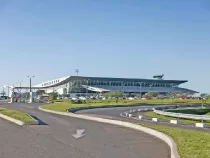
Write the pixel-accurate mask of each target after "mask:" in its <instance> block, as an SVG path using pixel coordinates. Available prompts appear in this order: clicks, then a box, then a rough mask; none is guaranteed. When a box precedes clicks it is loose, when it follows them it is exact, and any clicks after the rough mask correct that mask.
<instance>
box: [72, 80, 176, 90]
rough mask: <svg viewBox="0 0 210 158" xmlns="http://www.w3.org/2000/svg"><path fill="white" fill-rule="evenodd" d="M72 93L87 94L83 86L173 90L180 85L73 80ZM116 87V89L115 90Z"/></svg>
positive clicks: (157, 81)
mask: <svg viewBox="0 0 210 158" xmlns="http://www.w3.org/2000/svg"><path fill="white" fill-rule="evenodd" d="M70 83H71V84H70V85H71V91H72V92H74V93H85V92H87V89H85V88H83V87H82V86H83V85H87V86H92V87H101V88H104V89H106V88H108V87H112V89H116V90H122V89H126V88H132V87H133V88H134V87H136V88H137V87H138V89H139V88H153V89H154V90H155V88H161V87H162V88H172V87H178V85H179V84H178V83H167V82H164V83H161V82H159V80H154V81H153V82H151V81H150V82H146V81H130V80H114V81H113V80H104V79H102V80H99V79H77V80H71V81H70ZM115 87H116V88H115Z"/></svg>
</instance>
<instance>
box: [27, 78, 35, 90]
mask: <svg viewBox="0 0 210 158" xmlns="http://www.w3.org/2000/svg"><path fill="white" fill-rule="evenodd" d="M27 77H28V78H29V79H30V92H31V78H33V77H35V76H27Z"/></svg>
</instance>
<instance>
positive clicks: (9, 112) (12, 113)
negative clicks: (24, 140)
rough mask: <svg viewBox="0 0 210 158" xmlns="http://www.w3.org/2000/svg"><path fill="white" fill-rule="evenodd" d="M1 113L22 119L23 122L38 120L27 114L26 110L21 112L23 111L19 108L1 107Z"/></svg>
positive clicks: (28, 122)
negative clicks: (18, 109)
mask: <svg viewBox="0 0 210 158" xmlns="http://www.w3.org/2000/svg"><path fill="white" fill-rule="evenodd" d="M0 114H3V115H5V116H8V117H10V118H13V119H16V120H18V121H21V122H23V123H27V124H30V123H34V122H36V120H35V119H33V118H32V117H31V116H29V115H28V114H26V113H24V112H21V111H17V110H10V109H6V108H0Z"/></svg>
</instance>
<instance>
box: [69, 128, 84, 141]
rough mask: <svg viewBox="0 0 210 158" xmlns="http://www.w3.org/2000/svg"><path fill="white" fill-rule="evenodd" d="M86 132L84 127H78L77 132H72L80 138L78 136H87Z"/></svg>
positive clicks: (75, 136)
mask: <svg viewBox="0 0 210 158" xmlns="http://www.w3.org/2000/svg"><path fill="white" fill-rule="evenodd" d="M84 132H85V130H84V129H77V132H76V133H75V134H72V136H73V137H74V138H76V139H78V138H81V137H83V136H85V134H84Z"/></svg>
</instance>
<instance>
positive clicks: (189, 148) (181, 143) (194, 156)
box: [139, 123, 210, 158]
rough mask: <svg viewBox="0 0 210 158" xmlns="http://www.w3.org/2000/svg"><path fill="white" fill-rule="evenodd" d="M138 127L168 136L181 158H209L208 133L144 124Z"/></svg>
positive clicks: (209, 135) (209, 134)
mask: <svg viewBox="0 0 210 158" xmlns="http://www.w3.org/2000/svg"><path fill="white" fill-rule="evenodd" d="M139 125H141V126H144V127H148V128H151V129H155V130H157V131H160V132H162V133H165V134H166V135H168V136H170V137H171V138H172V139H173V140H174V141H175V142H176V144H177V150H178V153H179V155H180V157H181V158H210V133H208V132H201V131H194V130H188V129H181V128H176V127H166V126H161V125H150V124H145V123H140V124H139Z"/></svg>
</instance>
